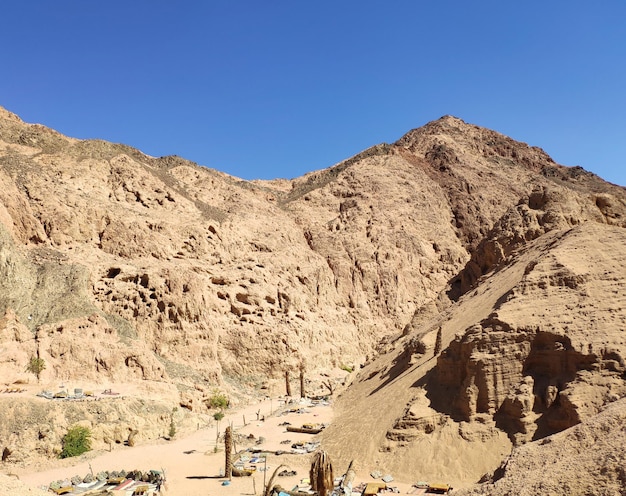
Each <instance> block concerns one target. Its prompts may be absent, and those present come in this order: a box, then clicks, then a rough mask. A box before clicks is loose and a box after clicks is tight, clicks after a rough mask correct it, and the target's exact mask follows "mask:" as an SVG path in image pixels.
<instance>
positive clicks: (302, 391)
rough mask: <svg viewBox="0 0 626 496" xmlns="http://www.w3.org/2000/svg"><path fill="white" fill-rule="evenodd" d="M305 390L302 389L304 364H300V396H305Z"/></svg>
mask: <svg viewBox="0 0 626 496" xmlns="http://www.w3.org/2000/svg"><path fill="white" fill-rule="evenodd" d="M305 397H306V392H305V391H304V364H303V363H301V364H300V398H305Z"/></svg>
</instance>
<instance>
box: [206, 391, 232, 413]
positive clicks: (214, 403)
mask: <svg viewBox="0 0 626 496" xmlns="http://www.w3.org/2000/svg"><path fill="white" fill-rule="evenodd" d="M228 403H229V400H228V396H226V395H225V394H224V393H213V395H212V396H211V397H210V398H209V400H208V404H209V407H210V408H219V409H220V410H223V409H224V408H228Z"/></svg>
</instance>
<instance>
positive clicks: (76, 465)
mask: <svg viewBox="0 0 626 496" xmlns="http://www.w3.org/2000/svg"><path fill="white" fill-rule="evenodd" d="M257 413H258V415H257ZM332 416H333V409H332V405H331V404H330V403H323V404H319V405H310V404H308V403H305V402H299V401H297V400H292V402H291V403H289V404H285V400H284V398H276V399H267V400H265V401H262V402H259V403H256V404H252V405H249V406H247V407H244V408H241V409H238V410H237V411H227V412H226V414H225V416H224V418H223V419H222V421H221V422H220V424H219V433H220V435H222V434H223V431H224V429H225V427H226V426H227V425H229V424H230V425H232V427H233V430H234V431H235V433H236V434H239V435H236V436H235V438H236V440H237V439H241V438H242V437H246V438H247V437H248V436H254V440H256V441H254V440H252V441H251V442H252V447H254V448H259V449H263V450H267V451H269V452H275V451H277V450H284V451H289V450H290V448H291V444H293V443H296V442H301V441H302V442H306V441H312V440H315V439H316V438H317V437H318V436H313V435H310V434H300V433H294V432H288V431H286V425H285V422H289V423H290V424H291V425H294V426H299V425H301V424H303V423H323V424H328V423H330V422H331V421H332ZM244 418H245V422H246V424H245V425H244ZM257 418H258V420H257ZM216 437H217V428H216V426H214V427H207V428H203V429H199V430H198V431H197V432H195V433H193V434H191V435H189V436H186V437H184V438H181V439H174V440H171V441H167V440H159V441H156V442H151V443H147V444H143V445H140V446H135V447H128V446H119V447H116V448H115V449H113V451H111V452H108V451H92V452H89V453H86V454H85V455H82V456H81V457H79V458H74V459H68V460H58V461H55V462H52V464H53V466H50V465H46V466H45V467H44V466H32V467H28V468H25V469H21V470H16V471H15V472H16V473H17V475H19V477H20V479H21V480H22V481H23V482H24V483H25V484H26V485H28V486H30V487H33V488H42V489H43V488H44V487H46V486H47V485H48V484H49V483H50V482H51V481H54V480H58V479H67V478H71V477H72V476H73V475H76V474H81V475H84V474H87V473H89V471H90V470H93V472H94V473H97V472H99V471H103V470H121V469H122V468H124V469H126V470H130V469H135V468H137V469H139V470H143V471H146V470H150V469H157V470H164V471H165V473H166V477H167V483H166V485H165V487H164V492H165V493H166V494H172V495H188V496H195V495H198V496H200V495H203V496H204V495H207V494H216V493H219V494H223V495H224V496H230V495H247V494H249V495H253V494H260V493H261V492H262V490H263V487H264V483H265V482H267V481H269V479H270V477H271V476H272V473H273V472H274V470H275V469H276V468H277V467H279V466H280V465H285V468H286V469H287V470H291V471H295V472H296V475H295V476H289V477H277V478H276V480H275V483H276V484H280V485H281V486H283V487H284V488H286V489H291V488H293V487H294V486H296V485H297V484H298V483H299V482H300V481H301V479H304V478H308V469H309V466H310V458H311V455H310V454H302V455H292V454H282V455H275V454H269V455H268V456H267V459H266V464H259V465H258V467H257V471H256V472H255V473H254V475H252V476H250V477H233V478H232V480H231V482H230V484H229V485H222V483H223V482H224V481H225V480H226V479H225V478H224V477H222V476H221V474H223V469H224V448H223V438H221V439H220V442H219V443H218V444H217V448H218V450H217V452H215V448H216ZM261 440H262V442H259V443H258V444H257V441H261ZM286 441H289V443H286ZM236 448H237V449H238V450H241V449H243V447H240V446H236ZM346 468H347V467H338V466H337V467H335V477H338V476H340V475H342V473H343V472H345V469H346ZM281 470H282V469H281ZM383 475H386V474H383ZM359 476H360V478H359ZM361 479H363V480H373V479H372V478H371V476H370V475H368V474H358V477H357V481H356V482H357V483H358V482H359V481H360V480H361ZM391 485H398V484H397V483H396V481H394V482H392V483H391ZM400 486H402V487H403V489H405V490H406V489H407V488H408V487H409V485H408V484H402V483H400V484H399V485H398V487H400ZM403 492H405V491H403Z"/></svg>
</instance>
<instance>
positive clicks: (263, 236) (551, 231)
mask: <svg viewBox="0 0 626 496" xmlns="http://www.w3.org/2000/svg"><path fill="white" fill-rule="evenodd" d="M625 219H626V193H625V191H624V189H623V188H620V187H618V186H614V185H610V184H608V183H605V182H603V181H602V180H600V179H599V178H597V177H596V176H594V175H592V174H589V173H586V172H585V171H583V170H582V169H579V168H567V167H563V166H560V165H558V164H555V163H554V162H553V161H552V159H550V157H549V156H548V155H546V154H545V153H544V152H543V151H542V150H540V149H538V148H534V147H530V146H528V145H526V144H524V143H519V142H515V141H514V140H512V139H510V138H507V137H504V136H502V135H500V134H498V133H495V132H493V131H489V130H485V129H482V128H479V127H477V126H472V125H468V124H466V123H464V122H463V121H461V120H460V119H456V118H454V117H450V116H447V117H444V118H442V119H439V120H438V121H435V122H433V123H430V124H427V125H426V126H424V127H423V128H420V129H416V130H413V131H411V132H409V133H407V134H406V135H405V136H404V137H402V138H401V139H400V140H398V141H397V142H396V143H393V144H384V145H378V146H375V147H372V148H370V149H368V150H366V151H365V152H363V153H361V154H358V155H356V156H355V157H352V158H350V159H348V160H346V161H344V162H341V163H340V164H337V165H335V166H333V167H331V168H328V169H324V170H320V171H317V172H313V173H311V174H307V175H306V176H304V177H302V178H297V179H294V180H291V181H286V180H276V181H254V182H248V181H241V180H238V179H236V178H233V177H230V176H227V175H226V174H222V173H220V172H218V171H214V170H210V169H207V168H203V167H199V166H197V165H196V164H193V163H191V162H188V161H186V160H184V159H181V158H179V157H162V158H153V157H148V156H146V155H144V154H142V153H141V152H139V151H137V150H134V149H132V148H130V147H128V146H124V145H115V144H111V143H107V142H103V141H96V140H91V141H80V140H75V139H71V138H67V137H64V136H62V135H60V134H58V133H56V132H55V131H52V130H50V129H47V128H45V127H43V126H39V125H31V124H26V123H23V122H22V121H20V120H19V118H17V117H16V116H14V115H12V114H10V113H8V112H6V111H4V110H2V109H0V315H4V316H5V317H4V319H3V320H0V339H2V342H3V343H5V342H6V343H9V346H10V348H11V351H10V352H6V351H5V349H7V348H3V350H2V352H1V353H0V367H1V368H2V373H3V377H11V380H13V378H15V380H27V378H24V375H26V376H27V377H28V374H27V373H25V372H24V367H25V363H26V361H27V360H28V359H29V358H30V357H32V356H34V355H38V356H41V357H43V358H44V360H45V361H46V362H47V365H48V366H47V368H46V369H45V370H44V371H43V373H42V377H41V380H42V381H44V382H45V381H49V382H51V383H54V382H56V381H57V380H59V379H61V378H71V379H83V380H92V381H100V382H107V381H117V380H119V379H120V378H124V379H125V380H128V381H131V382H133V383H136V384H143V385H149V386H150V387H161V388H165V389H166V390H168V391H170V392H171V394H172V395H173V398H171V400H172V401H171V402H170V403H169V404H170V405H179V406H181V407H183V409H184V410H185V411H189V410H191V411H192V412H194V413H195V412H202V411H206V401H207V397H208V395H209V394H210V391H212V390H213V389H215V388H219V389H224V390H228V391H229V393H232V396H233V397H236V396H237V395H239V394H252V393H254V392H257V393H258V392H259V391H261V386H267V384H268V383H270V382H272V381H274V382H277V381H279V380H281V378H282V377H283V375H284V372H285V370H290V369H291V370H297V369H298V368H299V367H300V366H302V367H305V368H306V370H307V371H310V372H311V373H314V372H315V371H316V370H321V369H323V368H328V367H339V366H347V365H350V366H351V365H359V364H362V363H364V362H365V361H366V357H370V358H371V357H375V356H376V355H377V354H378V353H380V352H388V353H390V354H393V353H398V357H394V358H393V359H391V363H390V364H389V365H388V366H387V365H386V366H385V368H384V369H385V371H384V373H383V372H381V371H380V370H375V371H374V372H373V374H374V375H376V374H380V375H385V376H387V377H389V381H391V383H393V379H394V378H395V377H398V376H400V375H402V374H407V375H411V374H413V373H415V374H416V375H417V372H413V371H414V370H420V371H421V372H419V373H420V374H422V373H423V374H426V373H427V372H428V370H430V369H428V368H429V367H430V366H431V365H430V364H431V363H432V364H433V365H434V364H436V365H437V367H436V369H435V370H434V371H433V372H428V374H429V375H428V376H427V377H426V376H423V375H422V376H419V377H415V384H416V386H415V387H418V386H419V387H425V388H426V390H427V391H428V398H426V399H424V403H423V404H422V403H420V404H419V408H417V407H416V405H417V404H416V403H411V401H409V399H407V400H406V401H404V402H402V405H401V406H402V408H404V410H405V413H403V412H402V411H397V410H398V408H389V411H388V412H387V411H386V412H385V414H386V415H387V414H388V415H389V416H390V417H393V418H390V419H387V420H388V421H386V422H383V421H380V422H379V420H380V419H378V418H375V419H374V420H373V422H375V423H376V427H375V428H376V429H380V431H381V432H380V433H379V434H380V436H379V437H380V439H381V443H386V442H389V443H390V444H389V445H386V447H387V448H389V449H390V450H391V451H389V452H390V453H391V452H392V451H393V449H394V446H396V445H394V444H393V443H397V444H398V445H402V446H403V448H406V449H407V450H410V449H412V448H411V446H412V443H416V442H417V443H419V442H420V441H419V439H420V436H414V437H412V434H411V433H410V432H411V429H415V431H416V432H417V431H420V432H421V433H422V434H424V435H427V433H426V431H428V430H430V429H433V431H432V432H431V434H435V435H439V434H438V433H441V432H444V431H445V432H446V433H447V434H446V435H448V434H450V435H451V436H453V437H454V439H457V438H458V439H465V440H467V439H478V438H480V439H483V441H481V442H484V443H488V442H492V443H493V444H492V446H494V447H495V446H497V448H494V450H495V451H494V453H500V450H503V449H505V448H506V447H507V446H508V445H506V443H503V442H502V439H501V436H500V435H501V434H502V431H497V427H495V424H496V423H497V425H498V426H499V427H501V428H502V429H506V431H507V432H508V433H509V434H510V436H511V437H512V438H513V439H514V440H515V441H516V442H519V441H522V440H526V439H531V438H533V437H536V436H540V435H543V433H549V432H555V431H557V430H560V429H562V428H565V427H567V426H569V425H573V424H574V423H576V422H578V421H579V420H581V419H583V418H585V417H586V416H588V415H590V414H592V413H593V412H595V411H597V409H598V408H599V407H600V406H601V405H602V404H604V403H606V401H609V399H610V398H615V396H616V395H617V396H619V395H620V394H622V382H623V379H622V377H621V375H620V374H623V368H624V360H623V357H624V356H625V350H624V348H623V344H622V341H621V338H619V337H616V336H617V333H616V331H615V329H623V326H624V311H623V309H624V308H626V303H625V302H623V301H622V299H621V295H622V294H624V293H626V292H625V291H624V288H623V287H622V285H621V281H623V280H624V275H623V273H622V272H620V270H621V269H619V267H623V266H626V264H625V263H624V262H625V260H623V256H622V255H620V253H622V252H623V251H624V250H623V246H624V239H623V227H624V221H625ZM594 229H595V230H594ZM590 232H591V233H593V234H589V233H590ZM568 243H569V244H568ZM568 246H569V248H568ZM539 247H540V248H539ZM608 247H612V248H611V249H610V250H608ZM579 248H580V250H581V251H580V252H577V251H576V250H578V249H579ZM528 250H535V252H533V253H534V255H532V256H530V255H529V253H530V252H529V251H528ZM620 257H621V258H620ZM521 260H523V263H522V262H521ZM581 260H584V264H583V263H582V262H580V261H581ZM592 269H593V270H592ZM503 274H504V276H506V277H504V276H502V275H503ZM500 276H502V277H500ZM498 277H500V278H499V279H498ZM491 280H493V281H496V280H497V281H498V282H497V283H495V282H494V286H498V287H490V282H489V281H491ZM504 287H506V288H507V289H506V290H502V291H501V288H504ZM500 291H501V292H500ZM607 295H608V296H607ZM474 298H475V299H474ZM468 299H473V301H476V302H477V303H476V305H477V306H478V307H479V308H477V309H475V308H473V307H472V305H470V304H469V303H468ZM459 309H462V311H461V310H459ZM437 329H443V331H442V334H443V342H442V349H443V350H444V351H443V352H442V354H441V355H439V356H435V355H438V352H439V350H437V353H434V352H433V349H434V344H435V341H436V339H435V335H436V330H437ZM620 332H621V331H620ZM28 333H30V336H31V338H32V339H28V338H27V337H26V335H27V334H28ZM456 334H459V337H458V338H454V336H455V335H456ZM398 336H400V337H399V338H398ZM607 336H610V337H607ZM403 345H406V348H402V347H403ZM429 360H430V362H429ZM372 363H374V364H375V363H376V360H372ZM427 369H428V370H427ZM4 374H6V375H4ZM30 379H31V380H32V379H33V378H32V374H31V377H30ZM385 380H386V379H385ZM389 385H390V384H387V383H385V384H382V383H381V384H380V388H381V391H382V390H384V388H386V387H388V386H389ZM417 385H418V386H417ZM435 385H437V386H438V387H439V388H440V389H441V390H442V391H446V394H439V395H438V394H437V393H436V388H435V387H434V386H435ZM413 387H414V386H413V385H411V386H410V388H409V389H408V390H409V391H412V389H411V388H413ZM264 391H266V390H263V392H264ZM388 391H389V390H388ZM392 391H394V394H396V393H398V394H405V393H399V392H398V391H397V390H395V389H393V390H392ZM389 394H391V393H389ZM407 395H408V396H411V397H412V396H414V395H413V394H408V393H407ZM387 400H388V401H389V398H387ZM402 408H400V410H402ZM423 409H425V410H423ZM433 412H434V413H433ZM422 413H423V415H422ZM427 415H435V416H436V417H437V418H439V420H441V422H439V421H438V420H436V421H430V420H425V416H427ZM405 417H406V418H405ZM442 419H445V422H443V420H442ZM457 419H465V420H466V421H468V422H467V424H468V425H469V424H471V422H480V425H481V426H482V427H481V429H482V430H480V435H479V434H475V435H473V434H472V428H471V427H466V426H465V427H463V428H459V426H458V425H457V424H455V423H454V422H455V421H456V420H457ZM476 432H478V431H476ZM387 433H389V435H388V436H387ZM444 437H445V436H444ZM411 439H413V440H411ZM468 442H469V441H468ZM486 445H487V444H485V446H486ZM385 449H386V448H385ZM367 456H370V459H371V460H373V455H367ZM494 456H495V455H494ZM489 460H491V458H489ZM489 463H490V462H489ZM402 470H405V471H407V473H408V471H409V470H410V467H409V466H408V465H407V466H404V467H403V468H402ZM465 477H469V476H468V475H467V474H466V475H465Z"/></svg>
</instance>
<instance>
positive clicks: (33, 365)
mask: <svg viewBox="0 0 626 496" xmlns="http://www.w3.org/2000/svg"><path fill="white" fill-rule="evenodd" d="M45 369H46V362H45V360H44V359H43V358H39V357H35V356H34V357H31V358H30V360H29V362H28V365H27V366H26V371H27V372H30V373H32V374H35V377H37V382H39V377H40V376H41V373H42V372H43V371H44V370H45Z"/></svg>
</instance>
